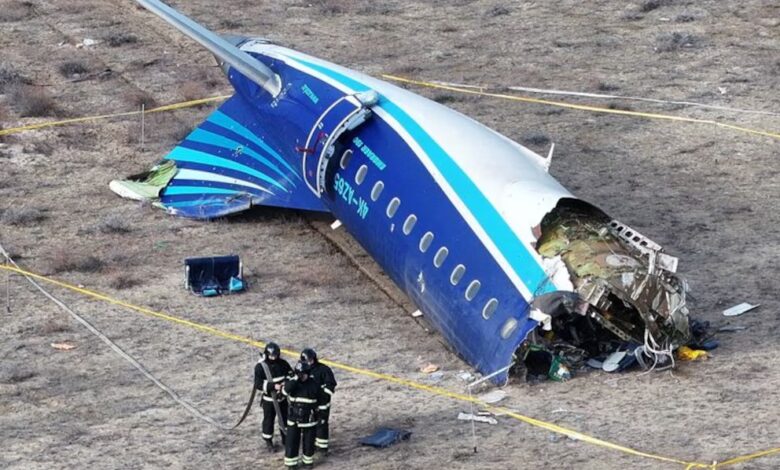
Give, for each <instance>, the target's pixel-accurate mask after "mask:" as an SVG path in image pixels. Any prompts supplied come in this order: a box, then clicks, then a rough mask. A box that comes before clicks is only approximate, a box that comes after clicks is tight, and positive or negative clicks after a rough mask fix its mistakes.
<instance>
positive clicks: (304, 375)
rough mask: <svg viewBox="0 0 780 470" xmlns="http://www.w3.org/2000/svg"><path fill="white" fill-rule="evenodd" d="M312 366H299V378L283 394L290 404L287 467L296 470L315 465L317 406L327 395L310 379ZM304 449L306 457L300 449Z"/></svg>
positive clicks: (285, 387) (301, 363) (291, 380)
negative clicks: (295, 468)
mask: <svg viewBox="0 0 780 470" xmlns="http://www.w3.org/2000/svg"><path fill="white" fill-rule="evenodd" d="M310 370H311V367H310V366H309V364H308V363H306V362H298V363H297V364H295V376H294V377H293V378H292V379H290V380H288V381H287V382H286V383H285V384H284V387H283V388H282V393H283V394H284V395H285V396H286V397H287V402H288V403H289V414H288V417H287V440H286V442H285V448H284V464H285V465H286V466H287V467H288V468H291V467H296V466H297V465H298V463H299V462H303V465H304V466H305V467H308V466H312V465H314V435H315V433H316V426H317V403H319V401H320V399H321V395H324V394H325V392H323V391H322V389H321V388H320V387H319V385H318V384H317V382H316V381H315V380H314V379H313V378H311V377H310V376H309V374H310ZM301 446H303V456H302V457H299V448H300V447H301Z"/></svg>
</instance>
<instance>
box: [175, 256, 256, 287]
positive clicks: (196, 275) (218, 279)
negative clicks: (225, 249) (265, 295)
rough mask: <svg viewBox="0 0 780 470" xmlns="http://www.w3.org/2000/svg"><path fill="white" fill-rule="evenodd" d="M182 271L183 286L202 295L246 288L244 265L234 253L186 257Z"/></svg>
mask: <svg viewBox="0 0 780 470" xmlns="http://www.w3.org/2000/svg"><path fill="white" fill-rule="evenodd" d="M184 272H185V281H184V286H185V288H187V289H189V290H190V291H191V292H192V293H193V294H196V295H200V296H203V297H214V296H216V295H221V294H224V293H236V292H241V291H243V290H244V289H245V288H246V285H245V283H244V275H243V272H244V267H243V265H242V264H241V259H240V258H239V257H238V256H236V255H230V256H211V257H206V258H187V259H185V260H184Z"/></svg>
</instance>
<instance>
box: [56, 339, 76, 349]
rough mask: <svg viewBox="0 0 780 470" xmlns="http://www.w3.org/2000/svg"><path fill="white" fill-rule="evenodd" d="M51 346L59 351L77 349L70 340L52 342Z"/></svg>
mask: <svg viewBox="0 0 780 470" xmlns="http://www.w3.org/2000/svg"><path fill="white" fill-rule="evenodd" d="M51 347H53V348H54V349H56V350H58V351H70V350H71V349H76V345H75V344H72V343H70V342H67V341H65V342H62V343H51Z"/></svg>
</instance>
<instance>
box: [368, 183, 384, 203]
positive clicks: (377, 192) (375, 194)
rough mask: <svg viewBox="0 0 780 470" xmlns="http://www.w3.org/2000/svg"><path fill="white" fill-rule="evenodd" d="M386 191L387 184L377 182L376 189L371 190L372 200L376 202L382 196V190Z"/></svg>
mask: <svg viewBox="0 0 780 470" xmlns="http://www.w3.org/2000/svg"><path fill="white" fill-rule="evenodd" d="M383 189H385V183H383V182H381V181H377V182H376V183H374V188H373V189H372V190H371V200H372V201H374V202H376V200H377V199H379V196H380V195H381V194H382V190H383Z"/></svg>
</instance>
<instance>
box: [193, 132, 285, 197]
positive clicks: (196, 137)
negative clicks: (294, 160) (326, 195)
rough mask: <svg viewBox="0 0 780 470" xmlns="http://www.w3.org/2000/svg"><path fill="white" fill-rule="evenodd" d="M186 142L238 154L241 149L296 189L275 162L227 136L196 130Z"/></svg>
mask: <svg viewBox="0 0 780 470" xmlns="http://www.w3.org/2000/svg"><path fill="white" fill-rule="evenodd" d="M186 140H192V141H194V142H198V143H201V144H206V145H214V146H216V147H221V148H223V149H226V150H229V151H231V152H236V151H237V149H238V148H239V147H240V148H241V152H242V153H245V154H247V155H249V156H251V157H252V158H254V159H255V160H257V161H259V162H260V163H262V164H263V165H265V166H267V167H269V168H271V169H272V170H274V171H275V172H276V173H278V174H279V176H281V177H282V178H284V179H286V180H287V181H289V182H290V184H291V185H293V187H295V183H294V182H293V180H291V179H290V178H289V177H288V176H287V175H285V174H284V173H283V172H282V170H280V169H279V167H278V166H276V165H274V163H273V162H271V161H270V160H268V159H267V158H265V157H263V156H262V155H260V154H259V153H257V152H255V151H254V150H252V149H251V148H249V147H246V146H244V145H242V144H241V143H239V142H236V141H235V140H233V139H228V138H227V137H225V136H222V135H219V134H215V133H213V132H209V131H207V130H204V129H201V128H198V129H195V130H194V131H192V133H191V134H190V135H188V136H187V139H186Z"/></svg>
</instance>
